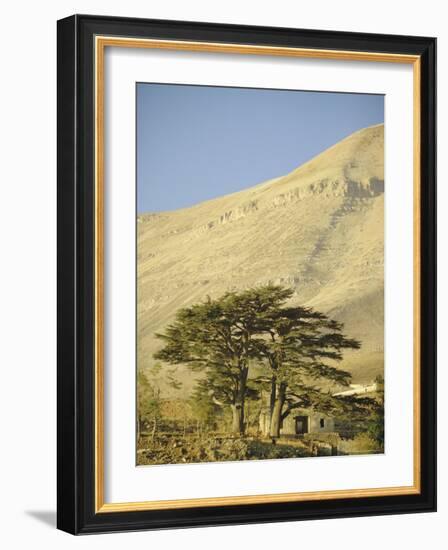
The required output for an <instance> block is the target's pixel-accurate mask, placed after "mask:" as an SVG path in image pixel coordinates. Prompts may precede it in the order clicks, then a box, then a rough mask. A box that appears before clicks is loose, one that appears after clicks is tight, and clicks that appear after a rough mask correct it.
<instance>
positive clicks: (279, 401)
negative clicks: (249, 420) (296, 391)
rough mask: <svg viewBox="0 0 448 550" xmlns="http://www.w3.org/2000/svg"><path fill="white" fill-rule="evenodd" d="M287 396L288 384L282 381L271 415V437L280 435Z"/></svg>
mask: <svg viewBox="0 0 448 550" xmlns="http://www.w3.org/2000/svg"><path fill="white" fill-rule="evenodd" d="M285 397H286V385H285V384H283V383H281V384H280V386H279V388H278V392H277V398H276V400H275V403H274V409H273V411H272V415H271V428H270V431H269V435H270V436H271V437H280V428H281V425H282V411H283V405H284V404H285Z"/></svg>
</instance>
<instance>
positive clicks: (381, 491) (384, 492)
mask: <svg viewBox="0 0 448 550" xmlns="http://www.w3.org/2000/svg"><path fill="white" fill-rule="evenodd" d="M106 47H121V48H149V49H159V50H178V51H193V52H207V53H232V54H243V55H268V56H283V57H300V58H312V59H330V60H345V61H372V62H383V63H406V64H412V65H413V119H414V120H413V132H414V135H413V144H414V149H413V157H414V159H413V172H414V181H413V186H414V189H413V196H414V210H413V223H414V227H413V239H414V247H413V255H414V262H413V275H414V279H413V285H414V286H413V297H414V328H413V334H414V350H413V357H414V361H413V363H414V365H413V374H414V377H413V379H414V391H413V415H414V418H413V439H414V445H413V455H414V456H413V458H414V468H413V474H414V482H413V484H412V485H410V486H403V487H380V488H371V489H343V490H332V491H313V492H301V493H297V492H296V493H276V494H265V495H244V496H226V497H216V498H194V499H180V500H158V501H142V502H120V503H106V502H105V501H104V55H105V49H106ZM94 48H95V52H94V53H95V260H94V262H95V323H94V325H95V359H94V360H95V364H94V369H95V392H94V395H95V430H94V431H95V464H94V468H95V472H94V473H95V512H96V513H106V512H129V511H142V510H166V509H179V508H197V507H207V506H232V505H242V504H261V503H275V502H277V503H278V502H304V501H314V500H332V499H341V498H362V497H375V496H376V497H379V496H393V495H411V494H419V493H420V489H421V487H420V480H421V457H420V442H421V426H420V405H421V403H420V399H421V390H420V369H421V365H420V311H421V304H420V267H421V266H420V247H421V219H420V185H421V182H420V155H421V147H420V116H421V115H420V109H421V101H420V87H421V72H420V64H421V62H420V57H419V56H417V55H402V54H390V53H376V52H356V51H344V50H323V49H322V50H321V49H308V48H291V47H277V46H255V45H250V44H247V45H246V44H224V43H214V42H193V41H192V42H190V41H177V40H156V39H141V38H122V37H115V36H113V37H111V36H96V37H95V46H94Z"/></svg>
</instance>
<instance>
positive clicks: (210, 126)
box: [137, 83, 384, 213]
mask: <svg viewBox="0 0 448 550" xmlns="http://www.w3.org/2000/svg"><path fill="white" fill-rule="evenodd" d="M381 122H384V96H382V95H367V94H345V93H328V92H300V91H289V90H262V89H250V88H224V87H211V86H188V85H172V84H149V83H138V84H137V212H138V213H142V212H159V211H164V210H176V209H178V208H184V207H187V206H191V205H193V204H196V203H198V202H201V201H204V200H208V199H211V198H214V197H219V196H221V195H227V194H228V193H233V192H235V191H239V190H241V189H245V188H248V187H252V186H253V185H256V184H257V183H260V182H262V181H264V180H267V179H271V178H274V177H277V176H282V175H284V174H287V173H288V172H290V171H291V170H294V168H297V167H298V166H300V165H301V164H303V163H304V162H305V161H307V160H309V159H310V158H312V157H314V156H315V155H317V154H319V153H320V152H322V151H324V150H325V149H327V148H328V147H330V146H331V145H333V144H334V143H336V142H338V141H340V140H341V139H343V138H344V137H346V136H348V135H350V134H351V133H352V132H354V131H356V130H359V129H360V128H365V127H366V126H371V125H373V124H379V123H381Z"/></svg>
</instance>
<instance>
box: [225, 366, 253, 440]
mask: <svg viewBox="0 0 448 550" xmlns="http://www.w3.org/2000/svg"><path fill="white" fill-rule="evenodd" d="M248 372H249V369H248V368H242V369H241V374H240V379H239V388H238V391H237V393H236V396H235V402H234V403H233V404H232V405H230V407H231V409H232V433H234V434H239V435H243V434H244V428H245V425H244V401H245V399H246V385H247V374H248Z"/></svg>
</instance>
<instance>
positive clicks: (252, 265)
mask: <svg viewBox="0 0 448 550" xmlns="http://www.w3.org/2000/svg"><path fill="white" fill-rule="evenodd" d="M383 131H384V129H383V125H378V126H373V127H370V128H366V129H364V130H360V131H358V132H356V133H354V134H352V135H351V136H349V137H348V138H346V139H344V140H342V141H341V142H339V143H337V144H336V145H334V146H333V147H331V148H330V149H328V150H326V151H324V152H323V153H322V154H320V155H318V156H317V157H315V158H314V159H312V160H311V161H309V162H307V163H305V164H303V165H302V166H300V167H299V168H297V169H296V170H294V171H293V172H291V173H290V174H288V175H286V176H284V177H280V178H277V179H274V180H270V181H267V182H265V183H262V184H260V185H257V186H255V187H252V188H249V189H246V190H243V191H240V192H238V193H234V194H231V195H227V196H223V197H219V198H217V199H213V200H210V201H206V202H203V203H200V204H198V205H195V206H193V207H191V208H185V209H181V210H176V211H172V212H163V213H156V214H144V215H140V216H139V217H138V220H137V221H138V223H137V232H138V233H137V235H138V261H137V271H138V306H137V309H138V311H137V315H138V361H139V366H140V367H143V368H147V367H148V366H150V365H151V364H152V363H153V359H152V354H153V353H154V351H156V349H158V346H159V345H160V343H159V342H158V341H157V340H156V338H155V337H154V333H155V332H158V331H163V329H164V327H165V326H166V325H167V324H168V323H169V322H170V321H172V320H173V318H174V314H175V312H176V310H177V309H178V308H179V307H181V306H187V305H190V304H192V303H195V302H197V301H200V300H203V299H204V298H205V297H206V296H207V295H210V296H212V297H215V296H219V295H221V294H223V293H224V292H225V291H226V290H228V289H242V288H246V287H251V286H254V285H258V284H261V283H266V282H268V281H272V282H275V283H282V284H284V285H287V286H292V287H294V288H295V294H294V297H293V302H294V303H301V304H307V305H311V306H314V307H316V308H317V309H319V310H321V311H324V312H326V313H328V314H330V315H331V316H333V317H334V318H336V319H337V320H340V321H343V322H344V323H345V329H346V333H347V334H348V335H349V336H351V337H356V338H359V339H360V340H361V341H362V349H361V350H360V351H357V352H353V353H351V354H347V357H346V359H345V361H344V365H343V366H344V368H347V369H349V370H351V371H352V372H353V375H354V381H355V382H359V381H368V380H371V379H372V377H373V376H375V374H377V373H379V372H382V369H383V317H384V308H383V288H384V282H383V268H384V261H383V248H384V227H383V225H384V216H383V207H384V158H383V157H384V148H383ZM210 185H213V182H210ZM190 377H191V376H190V375H188V376H183V378H184V379H185V380H187V379H188V378H190ZM188 388H189V384H188V382H187V384H186V390H188Z"/></svg>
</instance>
